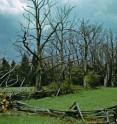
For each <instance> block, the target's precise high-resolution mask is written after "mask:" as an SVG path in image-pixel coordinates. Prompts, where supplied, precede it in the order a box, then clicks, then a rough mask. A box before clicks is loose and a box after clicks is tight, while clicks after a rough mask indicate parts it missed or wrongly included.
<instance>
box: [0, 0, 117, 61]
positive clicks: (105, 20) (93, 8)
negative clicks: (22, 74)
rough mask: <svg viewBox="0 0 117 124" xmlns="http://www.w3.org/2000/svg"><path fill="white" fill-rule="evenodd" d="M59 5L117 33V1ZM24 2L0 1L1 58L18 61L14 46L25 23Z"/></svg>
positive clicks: (65, 0) (63, 0) (70, 0)
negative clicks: (67, 7)
mask: <svg viewBox="0 0 117 124" xmlns="http://www.w3.org/2000/svg"><path fill="white" fill-rule="evenodd" d="M56 1H57V4H60V5H64V4H70V5H72V6H75V9H74V15H75V17H77V18H84V19H89V20H90V21H91V22H94V23H98V24H103V25H104V26H105V27H107V28H111V29H112V30H113V31H114V32H116V31H117V0H56ZM26 5H27V4H26V2H24V0H0V58H2V57H6V58H7V59H9V60H12V59H16V58H17V57H18V56H17V51H16V50H15V48H14V46H13V42H14V41H15V39H16V37H17V34H18V31H19V30H20V22H22V21H23V16H22V14H23V13H24V9H23V7H26Z"/></svg>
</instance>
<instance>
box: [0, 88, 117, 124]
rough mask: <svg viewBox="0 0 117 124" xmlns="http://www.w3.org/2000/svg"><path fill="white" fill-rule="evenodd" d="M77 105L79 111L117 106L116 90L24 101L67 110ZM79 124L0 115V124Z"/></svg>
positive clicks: (28, 115) (37, 117)
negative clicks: (73, 104)
mask: <svg viewBox="0 0 117 124" xmlns="http://www.w3.org/2000/svg"><path fill="white" fill-rule="evenodd" d="M74 101H76V102H78V103H79V105H80V108H81V110H92V109H103V108H106V107H109V106H113V105H116V104H117V88H100V89H96V90H81V91H79V92H77V93H75V94H69V95H65V96H59V97H48V98H44V99H40V100H26V101H23V102H26V103H28V104H30V105H32V106H36V107H38V106H39V107H44V108H52V109H59V110H67V109H68V108H69V106H70V105H72V103H73V102H74ZM77 123H78V124H80V123H79V122H78V121H74V120H71V121H66V120H63V119H59V118H53V117H42V116H39V115H34V114H33V115H31V114H24V113H15V114H14V113H12V114H9V115H8V114H7V115H0V124H77Z"/></svg>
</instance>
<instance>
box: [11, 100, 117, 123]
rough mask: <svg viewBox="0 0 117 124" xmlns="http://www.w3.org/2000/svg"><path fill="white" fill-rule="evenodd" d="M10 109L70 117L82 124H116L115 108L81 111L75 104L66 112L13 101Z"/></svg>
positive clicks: (116, 110)
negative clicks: (82, 123) (80, 121)
mask: <svg viewBox="0 0 117 124" xmlns="http://www.w3.org/2000/svg"><path fill="white" fill-rule="evenodd" d="M12 109H15V110H17V111H23V112H30V113H36V114H41V115H49V116H55V117H60V118H66V117H72V118H74V119H78V120H82V121H83V122H84V123H88V124H115V123H117V122H116V121H117V106H113V107H110V108H106V109H102V110H92V111H81V110H80V107H79V105H78V104H77V103H76V102H75V103H74V104H73V105H72V107H70V108H69V109H68V110H66V111H60V110H54V109H47V108H40V107H38V108H36V107H32V106H30V105H27V104H25V103H22V102H19V101H15V102H13V103H12Z"/></svg>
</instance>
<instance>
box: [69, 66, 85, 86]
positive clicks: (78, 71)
mask: <svg viewBox="0 0 117 124" xmlns="http://www.w3.org/2000/svg"><path fill="white" fill-rule="evenodd" d="M71 79H72V82H73V84H79V85H82V84H83V69H82V68H80V67H74V68H72V69H71Z"/></svg>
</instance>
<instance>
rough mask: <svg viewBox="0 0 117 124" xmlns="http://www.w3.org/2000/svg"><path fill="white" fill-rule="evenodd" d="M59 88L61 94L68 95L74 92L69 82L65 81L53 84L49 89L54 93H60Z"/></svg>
mask: <svg viewBox="0 0 117 124" xmlns="http://www.w3.org/2000/svg"><path fill="white" fill-rule="evenodd" d="M59 88H60V93H61V94H67V93H71V92H73V90H72V84H71V83H70V82H69V81H67V80H65V81H63V82H52V83H51V84H50V85H49V89H51V90H53V91H58V89H59Z"/></svg>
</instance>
